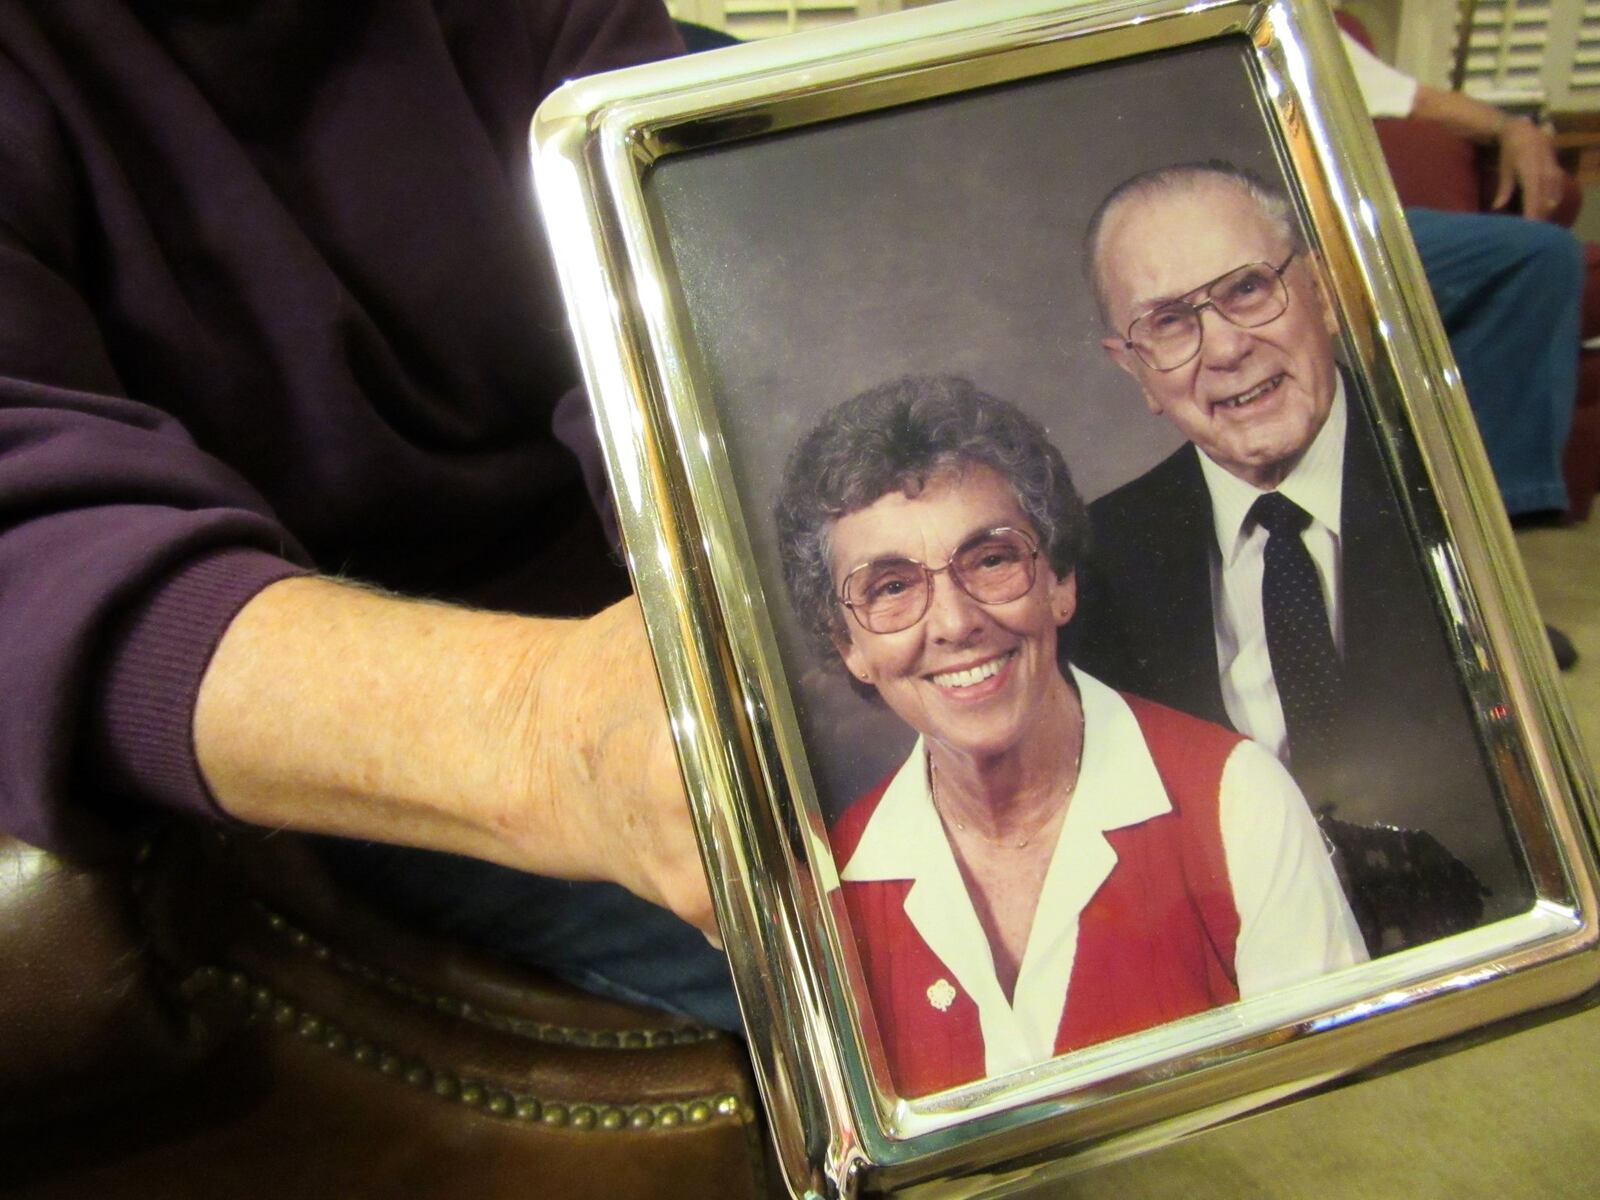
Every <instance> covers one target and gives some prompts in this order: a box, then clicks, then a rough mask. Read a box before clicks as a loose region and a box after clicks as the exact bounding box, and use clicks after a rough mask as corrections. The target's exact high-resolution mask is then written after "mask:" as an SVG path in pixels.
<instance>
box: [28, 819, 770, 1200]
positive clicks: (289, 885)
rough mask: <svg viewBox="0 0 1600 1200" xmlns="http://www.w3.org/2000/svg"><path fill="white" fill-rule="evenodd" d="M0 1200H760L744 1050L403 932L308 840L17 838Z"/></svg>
mask: <svg viewBox="0 0 1600 1200" xmlns="http://www.w3.org/2000/svg"><path fill="white" fill-rule="evenodd" d="M0 962H3V964H4V966H3V969H0V1178H3V1179H5V1180H6V1186H5V1189H4V1190H5V1192H6V1195H8V1196H13V1197H18V1198H19V1200H20V1198H27V1200H38V1198H43V1197H56V1196H60V1197H68V1196H71V1197H81V1196H87V1195H93V1196H96V1197H101V1198H104V1200H118V1198H125V1197H126V1198H132V1197H150V1198H155V1197H161V1198H162V1200H175V1198H182V1197H187V1196H196V1197H199V1196H206V1197H208V1198H209V1197H213V1196H226V1197H229V1200H255V1198H257V1197H260V1198H262V1200H265V1198H266V1197H273V1198H274V1200H278V1198H281V1197H283V1196H294V1197H296V1198H297V1200H322V1198H324V1197H326V1198H327V1200H333V1198H335V1197H337V1198H339V1200H351V1198H360V1197H369V1196H370V1197H390V1196H402V1195H403V1196H406V1197H408V1198H410V1200H424V1198H426V1197H430V1196H445V1195H449V1196H456V1195H461V1194H466V1195H470V1196H472V1197H475V1198H484V1200H490V1198H496V1197H512V1196H518V1197H521V1196H529V1195H557V1196H588V1195H596V1196H600V1195H603V1196H607V1197H626V1196H650V1197H670V1196H685V1197H687V1196H704V1195H717V1196H719V1197H721V1196H728V1197H749V1196H757V1195H761V1194H764V1193H765V1192H766V1191H767V1190H768V1187H769V1180H768V1176H767V1171H768V1164H767V1157H766V1154H765V1141H764V1137H765V1135H764V1132H763V1129H762V1126H761V1122H760V1118H759V1110H758V1106H757V1100H756V1096H755V1091H754V1087H753V1082H752V1080H751V1077H750V1071H749V1065H748V1060H747V1058H746V1055H745V1052H744V1048H743V1046H742V1045H741V1044H740V1043H739V1041H738V1040H737V1039H736V1038H733V1037H731V1036H729V1035H727V1034H723V1033H718V1032H714V1031H711V1030H706V1029H702V1028H698V1027H696V1026H694V1025H691V1024H689V1023H688V1022H685V1021H682V1020H679V1019H677V1018H673V1017H668V1016H664V1015H662V1014H659V1013H654V1012H651V1011H647V1010H643V1009H635V1008H632V1007H630V1006H627V1005H622V1004H616V1003H611V1002H608V1001H603V1000H599V999H596V998H594V997H591V996H588V995H585V994H583V993H580V992H577V991H574V990H572V989H570V988H566V987H564V986H562V985H560V984H558V983H556V982H554V981H552V980H549V979H546V978H542V977H540V976H538V975H536V974H533V973H530V972H528V971H525V970H522V969H517V968H512V967H508V966H506V965H505V964H502V963H498V962H495V961H493V960H491V959H489V958H487V957H485V956H484V955H482V954H479V953H475V952H471V951H467V950H464V949H462V948H460V947H456V946H451V945H448V944H445V943H443V942H440V941H438V940H434V939H430V938H428V937H424V936H420V935H418V934H417V933H416V932H414V931H411V930H408V929H404V928H401V927H400V926H398V925H396V924H394V923H392V922H391V921H390V920H388V919H387V918H385V917H384V916H383V915H382V914H380V913H378V912H376V911H372V910H370V909H368V908H366V907H364V906H362V905H361V904H358V903H354V902H352V900H351V898H350V897H349V896H347V895H342V894H341V893H340V891H339V890H338V889H337V888H336V887H335V886H334V885H333V884H332V882H331V881H330V880H329V879H328V877H327V875H326V874H325V873H324V872H323V871H322V870H321V868H320V866H319V863H318V861H317V859H316V858H315V856H314V855H312V854H311V853H310V851H309V849H308V848H307V847H306V846H305V845H304V844H303V843H301V842H300V841H299V840H298V839H296V838H295V837H293V836H290V835H276V836H267V835H260V834H254V833H244V832H239V833H228V834H226V835H222V834H218V833H216V832H213V831H202V830H198V829H195V828H190V827H175V828H171V829H168V830H166V831H164V832H163V833H162V834H161V835H160V836H159V837H158V838H156V839H155V840H154V841H153V842H152V843H151V844H150V845H149V846H148V847H147V848H146V849H145V850H144V851H143V852H142V853H141V854H140V855H139V856H138V857H137V859H136V860H134V861H130V862H126V863H121V864H117V865H115V866H113V867H101V868H97V869H87V868H81V867H74V866H72V865H69V864H67V863H64V862H62V861H60V860H59V859H57V858H54V857H52V856H50V855H48V854H46V853H44V852H43V851H40V850H37V849H34V848H33V847H30V846H27V845H25V844H23V843H21V842H18V841H16V840H14V839H0Z"/></svg>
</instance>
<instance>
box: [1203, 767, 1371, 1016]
mask: <svg viewBox="0 0 1600 1200" xmlns="http://www.w3.org/2000/svg"><path fill="white" fill-rule="evenodd" d="M1219 808H1220V821H1221V825H1222V848H1223V853H1224V855H1225V856H1226V857H1227V862H1228V880H1229V883H1230V885H1231V886H1232V888H1233V903H1234V907H1235V908H1236V909H1237V910H1238V913H1239V940H1238V942H1237V944H1236V946H1235V949H1234V955H1233V963H1234V971H1235V973H1236V975H1237V977H1238V982H1239V995H1240V996H1241V997H1250V996H1259V995H1262V994H1263V993H1266V992H1270V991H1273V990H1275V989H1277V988H1281V987H1287V986H1288V985H1290V984H1294V983H1300V982H1301V981H1303V980H1306V979H1314V978H1316V977H1317V976H1319V975H1324V974H1326V973H1328V972H1329V971H1337V970H1338V969H1339V968H1341V967H1348V966H1351V965H1352V964H1354V963H1360V962H1365V961H1366V960H1367V950H1366V943H1365V942H1363V940H1362V938H1361V930H1360V929H1359V928H1358V927H1357V925H1356V920H1355V917H1354V916H1353V915H1352V914H1351V912H1350V905H1349V904H1348V903H1347V902H1346V901H1345V898H1344V892H1343V891H1342V890H1341V889H1340V887H1339V880H1338V877H1337V876H1336V875H1335V874H1334V870H1333V864H1332V863H1331V862H1330V861H1329V859H1328V849H1327V846H1326V844H1325V843H1324V842H1323V840H1322V832H1321V830H1320V829H1318V828H1317V822H1316V820H1315V819H1314V818H1313V817H1312V815H1311V810H1310V809H1309V808H1307V807H1306V802H1305V799H1304V797H1302V796H1301V794H1300V789H1299V788H1298V787H1297V786H1296V785H1295V782H1294V780H1293V779H1292V778H1290V776H1289V772H1288V771H1287V770H1286V769H1285V768H1284V766H1283V764H1282V763H1280V762H1279V761H1278V760H1277V759H1275V758H1274V757H1272V755H1271V754H1269V753H1267V751H1266V750H1264V749H1262V747H1260V746H1258V745H1256V743H1254V742H1251V741H1244V742H1240V743H1239V745H1238V746H1237V747H1236V748H1235V749H1234V751H1233V753H1232V754H1230V755H1229V756H1228V761H1227V763H1226V764H1225V765H1224V766H1223V769H1222V785H1221V795H1220V797H1219Z"/></svg>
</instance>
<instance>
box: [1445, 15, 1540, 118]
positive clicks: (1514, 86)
mask: <svg viewBox="0 0 1600 1200" xmlns="http://www.w3.org/2000/svg"><path fill="white" fill-rule="evenodd" d="M1551 9H1552V5H1551V4H1550V3H1549V0H1478V4H1477V5H1476V6H1475V7H1474V8H1473V10H1472V31H1471V34H1470V36H1469V38H1468V42H1467V71H1466V81H1465V88H1464V90H1465V91H1467V92H1469V93H1471V94H1472V95H1474V96H1480V97H1482V98H1483V99H1485V100H1490V101H1496V102H1502V103H1503V102H1506V101H1509V100H1532V101H1538V100H1542V99H1544V98H1546V97H1547V95H1548V88H1547V85H1546V79H1545V75H1546V69H1545V68H1546V62H1547V59H1548V55H1549V49H1550V33H1551V30H1550V18H1551Z"/></svg>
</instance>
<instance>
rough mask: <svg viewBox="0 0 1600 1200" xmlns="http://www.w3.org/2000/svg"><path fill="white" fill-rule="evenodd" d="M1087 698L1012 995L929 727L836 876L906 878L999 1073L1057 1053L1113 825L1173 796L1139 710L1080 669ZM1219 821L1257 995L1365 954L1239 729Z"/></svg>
mask: <svg viewBox="0 0 1600 1200" xmlns="http://www.w3.org/2000/svg"><path fill="white" fill-rule="evenodd" d="M1072 678H1073V682H1074V683H1075V684H1076V685H1077V689H1078V695H1079V697H1080V698H1081V699H1082V702H1083V721H1084V726H1083V729H1084V736H1083V761H1082V763H1081V764H1080V766H1079V771H1078V784H1077V787H1076V788H1075V789H1074V791H1073V794H1072V799H1071V802H1070V804H1069V805H1068V808H1067V814H1066V818H1065V819H1064V821H1063V822H1062V826H1061V834H1060V836H1059V838H1058V840H1057V842H1056V847H1055V852H1054V854H1053V856H1052V858H1051V860H1050V866H1049V867H1048V868H1047V870H1046V874H1045V879H1044V884H1043V887H1042V888H1041V890H1040V893H1039V904H1038V907H1037V909H1036V910H1035V912H1034V916H1033V927H1032V928H1031V929H1030V930H1029V931H1028V944H1027V946H1026V947H1025V949H1024V950H1023V955H1022V962H1021V965H1020V968H1019V970H1018V972H1017V982H1016V988H1015V990H1014V991H1013V993H1012V1000H1011V1001H1010V1002H1009V1003H1008V1002H1007V1000H1006V997H1005V993H1004V992H1003V991H1002V990H1001V988H1000V982H999V980H998V978H997V977H996V975H995V970H994V959H993V957H992V956H991V954H990V951H989V940H988V938H987V937H986V936H985V935H984V932H983V926H982V924H981V923H980V922H979V920H978V915H977V912H976V911H975V910H974V908H973V906H972V898H971V896H970V895H968V893H967V888H966V884H965V882H964V881H963V880H962V878H961V870H960V868H959V867H958V866H957V865H956V860H955V854H954V853H953V852H952V851H951V849H950V842H949V840H948V838H947V837H946V836H945V831H944V827H943V826H942V825H941V824H940V822H939V816H938V813H937V812H936V811H935V810H934V807H933V798H932V796H931V795H930V794H929V790H928V765H927V751H926V748H925V747H924V745H923V742H922V739H921V738H918V739H917V744H916V745H915V746H914V747H913V748H912V751H911V755H910V757H909V758H907V759H906V761H905V764H904V765H903V766H902V767H901V768H900V770H899V771H898V772H896V774H895V777H894V778H893V779H892V780H891V781H890V783H889V786H888V788H887V789H886V790H885V792H884V794H883V798H882V799H881V800H880V801H879V802H878V807H877V808H876V809H875V810H874V811H873V814H872V819H871V820H870V821H868V823H867V827H866V828H865V829H864V830H863V831H862V834H861V839H860V841H859V842H857V844H856V849H855V852H854V853H853V854H852V855H851V856H850V861H849V862H848V863H846V864H845V868H844V870H843V872H841V874H840V879H842V880H843V881H844V882H846V883H851V882H865V881H869V880H884V879H910V880H912V881H913V882H912V886H911V888H910V890H909V891H908V892H907V893H906V898H905V912H906V916H907V918H908V919H909V920H910V922H911V924H912V926H913V927H914V928H915V929H916V931H917V934H918V936H920V937H921V938H922V940H923V941H924V942H925V943H927V945H928V948H929V949H930V950H932V951H933V952H934V953H935V954H936V955H938V956H939V959H940V961H941V962H943V963H944V965H945V966H946V967H948V968H949V970H950V973H951V974H952V975H953V976H955V979H954V984H955V986H957V987H959V988H961V989H962V990H964V991H965V992H966V993H967V995H969V996H971V997H972V999H973V1002H974V1003H975V1004H976V1005H977V1009H978V1024H979V1028H980V1030H981V1031H982V1034H983V1047H984V1059H985V1064H984V1065H985V1071H986V1073H987V1074H988V1075H990V1076H993V1075H998V1074H1000V1073H1002V1072H1006V1071H1015V1070H1019V1069H1021V1068H1023V1067H1028V1066H1032V1065H1033V1064H1035V1063H1040V1062H1044V1061H1045V1060H1046V1059H1049V1058H1053V1057H1054V1056H1055V1040H1056V1032H1057V1030H1058V1028H1059V1027H1060V1024H1061V1019H1062V1014H1063V1011H1064V1008H1063V1004H1064V1003H1067V1004H1070V1003H1071V998H1070V997H1068V996H1067V985H1068V984H1069V982H1070V981H1071V979H1072V965H1073V961H1074V959H1075V957H1076V954H1077V946H1078V918H1079V916H1080V914H1081V913H1082V912H1083V910H1084V907H1085V906H1086V905H1087V904H1088V903H1089V901H1090V900H1091V899H1092V898H1093V896H1094V894H1095V892H1096V891H1097V890H1098V889H1099V887H1100V885H1101V884H1102V883H1103V882H1105V880H1106V878H1107V876H1109V875H1110V874H1111V871H1112V869H1113V868H1114V867H1115V866H1116V865H1117V855H1116V851H1115V850H1113V849H1112V848H1111V843H1110V842H1108V841H1107V840H1106V837H1105V833H1106V831H1107V830H1111V829H1120V828H1122V827H1123V826H1127V825H1135V824H1138V823H1139V822H1140V821H1147V820H1149V819H1150V818H1152V817H1158V816H1160V815H1161V814H1163V813H1166V812H1170V811H1171V810H1172V802H1171V801H1170V800H1169V799H1168V798H1167V792H1166V788H1165V787H1163V786H1162V783H1161V777H1160V775H1159V774H1157V772H1156V766H1155V763H1154V761H1153V760H1152V759H1151V757H1150V751H1149V749H1148V748H1147V746H1146V745H1145V740H1144V734H1143V731H1142V730H1141V729H1140V727H1139V723H1138V719H1137V718H1136V717H1135V716H1134V715H1133V710H1132V709H1130V708H1129V707H1128V705H1127V702H1126V701H1125V700H1123V698H1122V697H1121V696H1120V695H1118V694H1117V693H1116V692H1115V691H1113V690H1112V689H1111V688H1109V687H1107V686H1106V685H1105V684H1103V683H1101V682H1100V681H1099V680H1097V679H1095V678H1093V677H1092V676H1089V675H1086V674H1084V673H1083V672H1082V671H1080V670H1078V669H1077V668H1075V667H1074V668H1073V669H1072ZM1219 791H1220V795H1219V813H1218V817H1219V823H1220V825H1221V828H1222V845H1223V853H1224V856H1225V858H1226V861H1227V864H1228V882H1229V885H1230V887H1231V888H1232V891H1233V903H1234V907H1235V909H1236V910H1237V912H1238V914H1239V936H1238V939H1237V942H1236V945H1235V950H1234V972H1235V975H1236V978H1237V980H1238V984H1239V995H1240V996H1241V997H1250V996H1255V995H1260V994H1262V993H1264V992H1270V991H1272V990H1274V989H1276V988H1280V987H1285V986H1287V985H1289V984H1292V983H1298V982H1300V981H1302V980H1305V979H1313V978H1315V977H1317V976H1319V975H1323V974H1325V973H1327V972H1329V971H1333V970H1337V969H1338V968H1340V967H1345V966H1349V965H1350V964H1352V963H1358V962H1364V961H1366V957H1367V953H1366V948H1365V944H1364V943H1363V942H1362V940H1361V932H1360V930H1359V929H1358V928H1357V927H1356V923H1355V919H1354V918H1353V917H1352V916H1351V915H1350V908H1349V906H1348V905H1347V904H1346V903H1345V899H1344V893H1343V892H1342V891H1341V890H1340V888H1339V883H1338V880H1337V878H1336V877H1335V876H1334V873H1333V868H1332V867H1331V866H1330V865H1329V862H1328V856H1327V850H1326V849H1325V847H1324V846H1323V842H1322V835H1321V833H1320V832H1319V831H1318V829H1317V824H1316V821H1315V820H1314V819H1313V818H1312V816H1311V812H1310V810H1309V809H1308V808H1307V807H1306V803H1305V800H1304V799H1303V798H1302V797H1301V795H1300V790H1299V788H1297V787H1296V786H1295V783H1294V780H1293V779H1291V778H1290V777H1289V773H1288V772H1287V771H1286V770H1284V768H1283V766H1282V765H1281V764H1279V763H1278V762H1277V761H1276V760H1275V759H1273V758H1272V756H1271V755H1269V754H1267V753H1266V752H1265V751H1263V750H1262V749H1261V747H1259V746H1256V745H1254V744H1252V743H1251V742H1247V741H1246V742H1240V743H1239V745H1238V746H1237V747H1235V749H1234V750H1233V752H1232V753H1231V754H1230V755H1229V756H1228V760H1227V762H1226V764H1224V766H1223V770H1222V780H1221V785H1220V789H1219Z"/></svg>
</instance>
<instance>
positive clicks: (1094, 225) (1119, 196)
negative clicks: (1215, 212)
mask: <svg viewBox="0 0 1600 1200" xmlns="http://www.w3.org/2000/svg"><path fill="white" fill-rule="evenodd" d="M1208 183H1221V184H1225V185H1227V186H1231V187H1236V188H1238V189H1239V190H1240V191H1241V192H1243V193H1244V194H1245V195H1246V196H1248V197H1249V198H1250V199H1251V201H1253V202H1254V204H1255V206H1256V207H1257V208H1258V209H1260V210H1261V214H1262V216H1264V217H1266V218H1267V220H1268V221H1269V222H1271V223H1272V225H1273V226H1275V227H1276V228H1277V229H1278V231H1279V232H1280V233H1282V234H1283V237H1284V239H1285V240H1286V241H1287V242H1288V243H1289V247H1290V249H1292V250H1296V251H1298V250H1301V249H1303V248H1304V246H1305V239H1304V238H1303V237H1301V235H1300V223H1299V222H1298V221H1297V220H1296V219H1295V215H1294V206H1293V205H1292V204H1290V203H1289V197H1288V196H1286V195H1285V194H1284V193H1283V190H1282V189H1281V188H1278V187H1276V186H1274V185H1273V184H1271V183H1268V182H1267V181H1266V180H1265V179H1263V178H1262V177H1261V176H1259V175H1257V174H1256V173H1255V172H1254V171H1251V170H1248V169H1247V168H1245V167H1240V166H1236V165H1234V164H1233V163H1231V162H1227V161H1225V160H1223V159H1210V160H1208V161H1205V162H1187V163H1174V164H1172V165H1171V166H1166V167H1156V168H1154V169H1153V170H1149V171H1141V172H1140V173H1139V174H1137V175H1134V176H1132V177H1131V178H1129V179H1124V180H1123V181H1122V182H1121V183H1119V184H1117V186H1116V187H1114V188H1112V189H1111V191H1110V192H1108V193H1107V194H1106V197H1105V199H1104V200H1102V201H1100V203H1099V205H1097V206H1096V208H1095V210H1094V214H1093V215H1092V216H1091V217H1090V218H1089V227H1088V229H1087V230H1086V231H1085V232H1084V235H1083V262H1084V267H1085V270H1086V271H1087V273H1088V275H1089V282H1090V284H1091V285H1092V286H1093V287H1094V298H1095V303H1096V304H1097V305H1098V306H1099V309H1100V319H1101V321H1102V322H1104V324H1105V325H1106V327H1107V328H1108V329H1109V328H1110V327H1111V305H1110V303H1109V300H1108V297H1107V296H1106V286H1105V274H1104V272H1102V271H1101V269H1100V252H1101V243H1102V241H1103V240H1104V237H1105V226H1106V223H1107V221H1109V220H1110V218H1111V216H1112V214H1113V213H1114V212H1116V210H1118V209H1119V208H1121V207H1122V206H1123V205H1124V204H1127V203H1130V202H1132V201H1134V200H1147V199H1150V198H1152V197H1155V196H1161V195H1171V194H1174V193H1182V192H1188V191H1193V190H1195V189H1196V188H1199V187H1201V186H1203V185H1205V184H1208ZM1112 332H1114V333H1117V334H1121V333H1122V330H1120V329H1117V330H1112Z"/></svg>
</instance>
